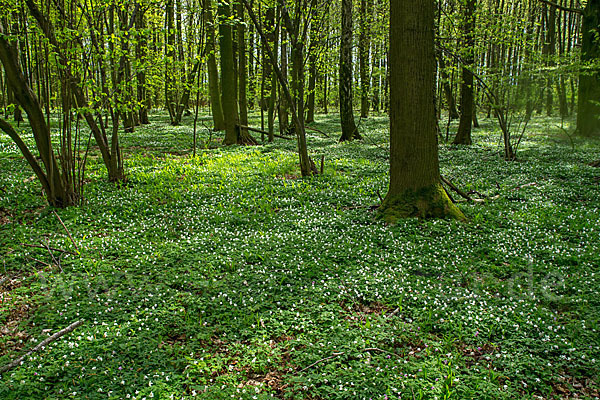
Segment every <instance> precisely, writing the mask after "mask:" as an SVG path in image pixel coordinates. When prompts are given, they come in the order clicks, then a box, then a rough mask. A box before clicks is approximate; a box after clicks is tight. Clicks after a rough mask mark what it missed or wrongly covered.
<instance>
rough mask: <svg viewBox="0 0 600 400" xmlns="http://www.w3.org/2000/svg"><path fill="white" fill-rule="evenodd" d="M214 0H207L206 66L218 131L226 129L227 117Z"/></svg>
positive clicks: (214, 126)
mask: <svg viewBox="0 0 600 400" xmlns="http://www.w3.org/2000/svg"><path fill="white" fill-rule="evenodd" d="M211 3H212V1H211V0H205V3H204V5H205V10H204V18H205V20H204V21H205V23H206V54H207V58H206V67H207V70H208V91H209V95H210V106H211V110H212V117H213V128H214V130H216V131H222V130H224V129H225V118H224V117H223V107H222V106H221V89H220V88H219V70H218V69H217V57H216V55H215V52H216V47H215V22H214V15H213V11H212V5H211Z"/></svg>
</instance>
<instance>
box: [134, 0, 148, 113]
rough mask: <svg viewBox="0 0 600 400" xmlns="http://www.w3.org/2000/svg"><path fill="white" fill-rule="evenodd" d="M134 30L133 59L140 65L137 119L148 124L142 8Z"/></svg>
mask: <svg viewBox="0 0 600 400" xmlns="http://www.w3.org/2000/svg"><path fill="white" fill-rule="evenodd" d="M135 28H136V30H137V32H138V38H137V42H136V46H135V57H136V58H137V59H138V61H139V62H140V63H141V64H142V67H141V68H138V69H137V73H136V74H137V101H138V103H139V104H140V109H139V119H140V123H142V124H149V123H150V121H149V120H148V100H147V99H146V96H147V95H146V92H147V88H146V68H145V64H146V63H147V62H148V60H147V49H148V40H147V37H146V34H145V33H144V32H143V31H144V29H145V28H146V19H145V16H144V10H143V8H142V7H140V8H139V10H138V14H137V16H136V21H135Z"/></svg>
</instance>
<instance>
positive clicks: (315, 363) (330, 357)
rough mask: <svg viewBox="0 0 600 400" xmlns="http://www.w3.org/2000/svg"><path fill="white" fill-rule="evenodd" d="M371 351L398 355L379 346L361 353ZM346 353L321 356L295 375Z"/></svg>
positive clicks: (363, 350) (368, 348)
mask: <svg viewBox="0 0 600 400" xmlns="http://www.w3.org/2000/svg"><path fill="white" fill-rule="evenodd" d="M371 351H377V352H380V353H386V354H392V355H397V354H396V353H392V352H390V351H387V350H383V349H379V348H377V347H367V348H366V349H362V350H361V351H360V352H361V353H368V352H371ZM344 354H346V353H345V352H343V351H342V352H339V353H332V354H331V355H330V356H329V357H325V358H321V359H320V360H318V361H315V362H314V363H312V364H310V365H309V366H308V367H306V368H304V369H301V370H300V371H298V372H296V374H295V375H298V374H301V373H303V372H304V371H306V370H308V369H310V368H312V367H314V366H315V365H317V364H320V363H322V362H323V361H327V360H331V359H332V358H336V357H339V356H341V355H344Z"/></svg>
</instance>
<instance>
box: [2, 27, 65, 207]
mask: <svg viewBox="0 0 600 400" xmlns="http://www.w3.org/2000/svg"><path fill="white" fill-rule="evenodd" d="M18 60H19V57H18V54H17V52H16V50H15V49H14V47H12V46H11V44H10V43H9V41H8V40H7V36H5V33H4V26H3V25H2V23H1V22H0V62H1V63H2V65H3V67H4V71H5V73H6V84H7V85H9V86H10V87H11V88H12V90H13V94H14V96H15V99H16V101H17V102H18V103H19V104H20V105H21V106H22V107H23V109H24V110H25V112H26V113H27V116H28V118H29V124H30V126H31V130H32V132H33V137H34V139H35V144H36V147H37V149H38V151H39V155H40V158H41V159H42V163H43V165H44V169H45V171H44V170H42V168H41V166H40V165H39V164H38V161H37V160H36V159H35V157H34V156H33V154H32V153H31V152H30V151H29V149H28V147H27V145H26V144H25V143H24V142H23V140H22V139H21V138H20V136H19V134H18V133H17V132H16V131H15V130H14V129H13V127H12V126H11V125H10V124H9V123H7V122H6V121H4V120H2V119H0V129H1V130H3V131H4V132H5V133H6V134H7V135H8V136H9V137H10V138H11V139H12V140H13V141H14V142H15V144H16V145H17V146H18V147H19V150H21V153H22V154H23V156H24V157H25V159H26V161H27V162H28V163H29V165H30V166H31V168H32V169H33V171H34V173H35V174H36V176H37V177H38V179H39V180H40V183H41V184H42V188H43V189H44V191H45V192H46V198H47V199H48V203H50V205H52V206H54V207H67V206H70V205H74V204H75V203H76V195H75V193H74V191H73V187H72V186H71V185H68V183H67V181H66V180H65V178H64V176H63V175H62V174H61V169H60V166H59V164H58V162H57V159H56V156H55V154H54V150H53V148H52V140H51V137H50V126H49V125H48V124H47V123H46V119H45V118H44V112H43V111H42V107H41V105H40V103H39V101H38V99H37V97H36V96H35V94H34V93H33V91H32V90H31V88H30V87H29V85H28V83H27V79H26V78H25V75H24V74H23V71H22V70H21V67H20V65H19V63H18Z"/></svg>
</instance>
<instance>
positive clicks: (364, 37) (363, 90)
mask: <svg viewBox="0 0 600 400" xmlns="http://www.w3.org/2000/svg"><path fill="white" fill-rule="evenodd" d="M372 12H373V0H360V38H359V45H358V48H359V54H358V56H359V67H360V116H361V117H362V118H368V117H369V91H370V89H371V77H370V76H369V50H370V47H371V29H370V27H371V23H372V21H371V14H372Z"/></svg>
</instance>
